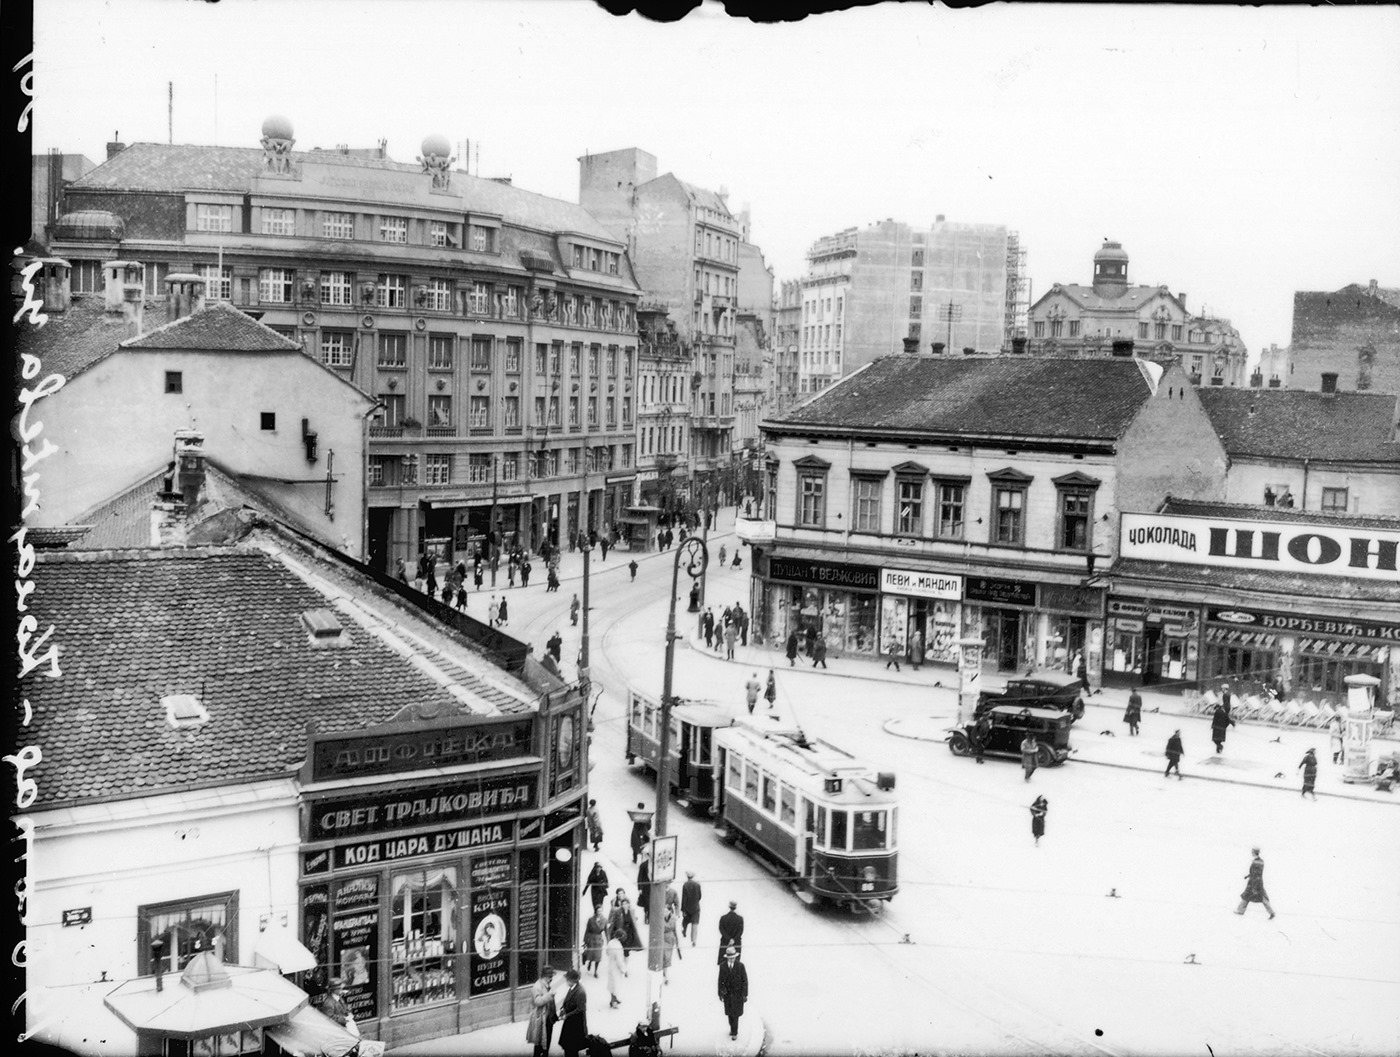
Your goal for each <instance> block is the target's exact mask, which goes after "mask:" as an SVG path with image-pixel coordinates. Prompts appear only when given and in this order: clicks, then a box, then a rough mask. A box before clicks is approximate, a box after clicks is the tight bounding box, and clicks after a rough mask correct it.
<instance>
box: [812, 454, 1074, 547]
mask: <svg viewBox="0 0 1400 1057" xmlns="http://www.w3.org/2000/svg"><path fill="white" fill-rule="evenodd" d="M1017 476H1018V480H1016V481H1015V482H1007V481H995V480H994V481H993V487H992V505H991V511H990V521H991V526H990V531H989V534H988V538H989V539H990V541H991V542H992V543H1001V544H1006V545H1010V546H1021V547H1024V546H1025V545H1026V539H1027V537H1026V494H1027V492H1028V491H1029V488H1030V479H1029V478H1025V479H1019V478H1021V477H1022V476H1023V475H1017ZM969 487H970V482H969V481H966V480H937V479H935V480H934V481H933V482H932V494H931V495H930V494H929V493H928V490H927V489H928V486H927V485H926V484H925V481H924V479H923V478H922V477H897V478H896V479H895V488H894V510H893V518H892V520H891V522H890V527H889V528H886V523H885V519H884V504H885V480H884V478H883V477H869V476H867V477H862V476H859V475H857V474H852V475H851V513H850V517H851V522H850V524H851V530H852V531H853V532H876V533H880V532H892V533H893V534H894V535H897V536H915V537H928V538H932V539H945V540H964V539H966V538H967V506H968V490H969ZM1056 491H1057V493H1058V502H1057V525H1056V533H1055V548H1056V549H1058V550H1067V551H1087V550H1089V549H1090V548H1091V547H1092V546H1093V533H1092V530H1091V529H1092V525H1093V518H1094V492H1093V490H1092V489H1091V488H1083V487H1075V488H1057V489H1056ZM796 513H797V525H798V527H800V528H826V526H827V473H826V471H825V470H821V471H812V470H804V471H801V472H799V474H798V477H797V512H796Z"/></svg>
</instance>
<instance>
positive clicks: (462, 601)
mask: <svg viewBox="0 0 1400 1057" xmlns="http://www.w3.org/2000/svg"><path fill="white" fill-rule="evenodd" d="M457 608H458V609H459V610H461V611H462V612H463V613H465V612H466V611H467V585H466V584H465V583H461V584H458V585H457Z"/></svg>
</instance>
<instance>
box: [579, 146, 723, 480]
mask: <svg viewBox="0 0 1400 1057" xmlns="http://www.w3.org/2000/svg"><path fill="white" fill-rule="evenodd" d="M579 203H580V204H581V205H582V206H583V208H584V209H586V210H587V211H588V212H589V213H590V214H592V215H593V216H594V217H595V218H597V220H598V222H599V223H601V224H602V225H603V227H604V228H606V229H607V230H608V231H609V232H611V234H612V237H613V238H615V239H617V240H619V241H620V242H621V243H622V245H623V246H624V247H625V249H626V251H627V255H628V257H629V258H630V259H631V263H632V266H633V268H634V269H635V275H636V278H637V281H638V283H639V284H640V286H641V289H642V291H643V292H644V295H645V297H646V299H647V300H648V302H655V303H657V304H659V305H664V306H665V308H666V311H667V312H668V313H669V314H670V316H671V319H672V320H673V321H674V322H675V324H676V331H677V334H678V336H679V339H680V341H681V342H682V343H683V344H686V345H688V346H689V347H690V348H691V350H692V354H693V357H694V360H693V370H694V373H693V375H692V386H691V393H690V401H691V419H690V421H691V434H690V450H689V452H688V455H689V461H690V466H689V470H688V473H689V477H690V479H691V480H692V481H693V482H694V487H695V488H696V489H697V494H699V492H698V490H699V489H702V488H705V487H708V488H709V490H710V495H711V497H712V498H713V499H718V497H719V489H720V488H721V487H722V483H723V476H724V472H725V471H726V470H727V469H728V467H729V465H730V459H731V452H732V451H733V450H734V439H735V434H734V385H733V378H734V339H735V334H736V331H737V326H738V297H739V247H740V244H741V243H742V242H743V241H744V240H745V229H746V223H745V222H744V221H743V220H741V219H740V218H739V217H736V216H735V215H734V214H733V213H731V212H730V210H729V207H728V205H727V204H726V202H725V194H724V192H715V191H710V190H706V189H705V188H701V187H696V186H694V185H693V184H689V183H686V182H685V181H684V180H681V179H679V178H678V177H677V176H675V174H673V173H666V174H664V175H661V176H658V175H657V171H656V157H655V156H654V155H652V154H648V153H647V152H646V151H643V150H639V149H637V148H635V147H629V148H626V149H624V150H615V151H609V152H608V153H606V154H588V155H585V156H583V157H582V158H580V159H579Z"/></svg>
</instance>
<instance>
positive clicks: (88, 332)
mask: <svg viewBox="0 0 1400 1057" xmlns="http://www.w3.org/2000/svg"><path fill="white" fill-rule="evenodd" d="M48 316H49V320H48V322H47V323H45V324H44V325H43V326H42V327H33V326H25V325H20V326H18V327H17V328H16V331H17V333H16V336H15V344H16V347H17V348H18V349H20V350H21V351H23V352H27V353H29V354H30V355H31V356H37V357H39V359H40V360H42V361H43V365H44V373H45V374H48V373H50V372H55V371H56V372H57V373H59V374H61V375H63V377H64V378H68V379H71V378H72V377H73V376H74V375H76V374H81V373H82V372H83V371H85V370H87V369H88V368H89V367H91V366H92V365H93V364H94V363H97V362H98V361H99V360H102V359H104V358H105V357H107V356H110V355H111V354H112V353H114V352H116V351H117V347H118V346H119V345H120V344H121V343H122V342H123V341H125V340H126V324H125V322H123V320H122V317H121V316H119V315H113V316H109V315H107V313H106V309H105V308H104V301H103V298H102V295H101V294H89V295H86V296H78V297H74V298H73V301H72V303H71V304H70V306H69V308H68V311H66V312H53V311H50V312H49V313H48ZM166 318H167V311H166V306H165V302H163V301H157V302H153V303H149V304H147V305H146V307H145V309H144V310H143V320H144V323H145V325H146V326H147V327H158V326H164V325H165V322H166Z"/></svg>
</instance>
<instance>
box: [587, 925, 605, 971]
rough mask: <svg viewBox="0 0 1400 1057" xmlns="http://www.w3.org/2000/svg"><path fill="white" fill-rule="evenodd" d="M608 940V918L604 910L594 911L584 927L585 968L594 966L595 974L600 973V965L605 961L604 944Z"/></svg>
mask: <svg viewBox="0 0 1400 1057" xmlns="http://www.w3.org/2000/svg"><path fill="white" fill-rule="evenodd" d="M607 941H608V919H607V918H605V917H603V912H602V910H595V911H593V916H592V917H591V918H589V919H588V924H587V925H585V926H584V928H583V968H584V971H585V972H586V971H587V970H588V967H589V966H590V965H591V966H592V967H593V975H594V976H597V975H598V966H599V965H600V964H601V963H602V961H603V944H605V943H607Z"/></svg>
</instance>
